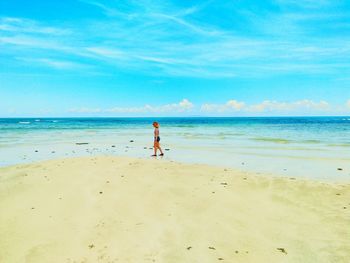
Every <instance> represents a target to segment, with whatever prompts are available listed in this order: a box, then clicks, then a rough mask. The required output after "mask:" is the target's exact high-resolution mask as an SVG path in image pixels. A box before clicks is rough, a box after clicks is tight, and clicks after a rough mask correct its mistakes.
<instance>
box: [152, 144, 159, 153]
mask: <svg viewBox="0 0 350 263" xmlns="http://www.w3.org/2000/svg"><path fill="white" fill-rule="evenodd" d="M157 149H158V142H154V145H153V150H154V154H153V156H157Z"/></svg>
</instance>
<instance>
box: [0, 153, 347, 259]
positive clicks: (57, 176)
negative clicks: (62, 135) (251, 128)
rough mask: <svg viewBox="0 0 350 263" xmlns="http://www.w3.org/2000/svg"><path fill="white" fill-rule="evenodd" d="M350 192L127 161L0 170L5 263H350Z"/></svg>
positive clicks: (341, 186) (0, 252)
mask: <svg viewBox="0 0 350 263" xmlns="http://www.w3.org/2000/svg"><path fill="white" fill-rule="evenodd" d="M349 200H350V183H349V181H343V182H325V181H317V180H312V179H299V178H295V177H275V176H264V175H257V174H254V173H251V172H247V171H240V170H236V169H231V168H221V167H213V166H209V165H205V164H184V163H179V162H174V161H169V160H166V159H150V160H146V159H141V158H131V157H120V156H88V157H77V158H72V157H69V158H58V159H53V160H48V161H41V162H33V163H27V164H16V165H12V166H7V167H3V168H0V211H1V213H0V262H6V263H22V262H26V263H34V262H35V263H41V262H43V263H47V262H50V263H55V262H57V263H58V262H59V263H63V262H67V263H68V262H69V263H73V262H77V263H83V262H84V263H89V262H191V263H192V262H242V263H243V262H244V263H246V262H247V263H248V262H252V263H253V262H254V263H257V262H271V263H273V262H276V263H277V262H278V263H280V262H293V263H294V262H303V263H307V262H318V263H322V262H324V263H329V262H337V263H341V262H344V263H346V262H349V259H350V238H349V237H350V228H349V225H350V203H349V202H350V201H349Z"/></svg>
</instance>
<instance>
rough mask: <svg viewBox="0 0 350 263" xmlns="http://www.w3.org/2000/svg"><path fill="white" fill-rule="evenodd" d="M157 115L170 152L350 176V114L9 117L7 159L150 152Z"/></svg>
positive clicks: (264, 170)
mask: <svg viewBox="0 0 350 263" xmlns="http://www.w3.org/2000/svg"><path fill="white" fill-rule="evenodd" d="M155 120H156V121H158V122H159V123H160V136H161V146H162V147H163V149H164V150H165V149H166V150H165V156H164V157H163V159H166V160H173V161H179V162H185V163H202V164H209V165H215V166H221V167H228V168H235V169H240V170H243V171H247V172H254V173H256V174H272V175H276V176H288V177H299V178H309V179H324V180H344V179H349V178H350V117H259V118H253V117H252V118H248V117H244V118H214V117H213V118H204V117H193V118H180V117H179V118H3V119H0V166H8V165H13V164H18V163H30V162H33V161H40V160H49V159H55V158H65V157H78V156H95V155H116V156H132V157H142V158H151V157H150V155H151V154H152V149H151V148H152V145H153V127H152V122H153V121H155ZM158 158H160V157H158Z"/></svg>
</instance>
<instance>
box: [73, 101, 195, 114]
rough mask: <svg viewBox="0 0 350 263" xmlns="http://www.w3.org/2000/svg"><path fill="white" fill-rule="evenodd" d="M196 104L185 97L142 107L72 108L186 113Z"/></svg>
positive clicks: (142, 112)
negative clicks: (180, 99) (173, 101)
mask: <svg viewBox="0 0 350 263" xmlns="http://www.w3.org/2000/svg"><path fill="white" fill-rule="evenodd" d="M193 107H194V105H193V103H192V102H190V101H189V100H188V99H183V100H182V101H180V102H179V103H172V104H165V105H160V106H151V105H148V104H146V105H145V106H142V107H113V108H109V109H100V108H86V107H83V108H75V109H70V110H69V112H71V113H84V114H86V113H102V114H103V113H107V114H112V113H120V114H122V113H127V114H147V113H185V112H189V111H191V110H192V109H193Z"/></svg>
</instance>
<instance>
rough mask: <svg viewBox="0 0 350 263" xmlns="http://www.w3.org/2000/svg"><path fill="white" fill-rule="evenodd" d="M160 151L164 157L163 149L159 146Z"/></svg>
mask: <svg viewBox="0 0 350 263" xmlns="http://www.w3.org/2000/svg"><path fill="white" fill-rule="evenodd" d="M158 149H159V151H160V155H164V153H163V151H162V148H160V145H158Z"/></svg>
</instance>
